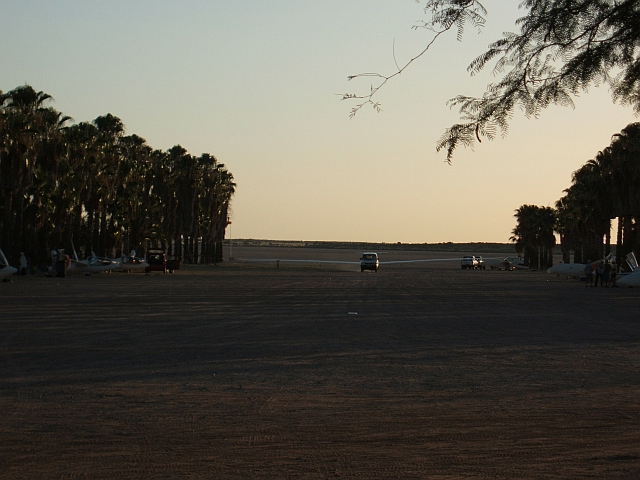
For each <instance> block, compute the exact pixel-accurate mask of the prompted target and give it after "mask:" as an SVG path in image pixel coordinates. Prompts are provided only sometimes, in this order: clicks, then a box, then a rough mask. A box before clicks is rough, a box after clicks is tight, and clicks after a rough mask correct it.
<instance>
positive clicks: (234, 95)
mask: <svg viewBox="0 0 640 480" xmlns="http://www.w3.org/2000/svg"><path fill="white" fill-rule="evenodd" d="M518 4H519V2H518V1H515V0H510V1H509V0H487V2H486V3H485V6H486V7H487V9H488V10H489V15H488V23H487V25H486V26H485V27H484V28H483V30H482V32H481V33H479V34H478V32H477V31H476V30H474V29H473V28H468V29H467V31H466V32H465V36H464V38H463V41H462V42H458V41H456V38H455V33H454V32H450V34H448V35H446V36H443V37H441V38H439V39H438V41H437V42H436V43H435V45H434V46H433V47H432V48H431V49H430V50H429V52H428V53H427V54H426V55H425V56H424V57H422V58H421V59H420V60H419V61H418V62H415V63H414V64H413V65H412V66H411V67H409V68H408V69H407V70H406V71H405V72H404V73H403V74H402V75H401V76H399V77H396V78H395V79H393V80H392V81H391V82H389V83H388V84H387V85H386V86H385V87H384V88H383V89H382V90H381V91H380V92H379V93H378V95H377V96H376V100H377V101H379V102H380V103H381V108H382V111H381V112H379V113H378V112H375V111H374V110H373V109H371V108H365V109H363V110H361V111H359V112H358V114H357V115H356V116H355V117H354V118H349V113H350V110H351V108H352V107H353V106H354V105H355V104H354V103H353V102H351V103H349V101H342V100H340V98H341V94H343V93H357V94H363V93H367V92H368V90H369V88H370V86H371V81H370V79H356V80H353V81H350V82H349V81H347V76H349V75H353V74H358V73H364V72H378V73H382V74H391V73H393V71H394V69H395V66H394V52H395V58H396V60H397V61H398V63H400V64H402V63H403V62H406V61H407V60H409V59H410V58H411V57H413V56H414V55H416V54H417V53H418V52H419V51H420V50H422V48H423V47H424V45H425V44H426V43H427V42H428V41H429V40H430V38H431V37H430V36H429V35H428V32H426V31H424V30H415V29H412V28H411V27H412V26H413V25H415V24H416V22H417V21H419V20H420V19H423V18H425V17H424V14H423V11H422V7H421V5H420V4H417V3H416V2H415V0H339V1H338V0H324V1H322V2H312V1H308V0H270V1H261V2H240V1H235V0H226V1H217V0H181V1H180V2H174V1H165V0H139V1H135V0H127V1H115V0H101V1H97V0H67V1H62V0H46V1H44V0H20V1H19V2H17V1H14V0H0V64H1V67H0V90H2V91H5V92H6V91H8V90H11V89H13V88H15V87H17V86H20V85H24V84H29V85H31V86H32V87H34V88H35V89H36V90H38V91H44V92H46V93H48V94H50V95H51V96H52V97H53V98H54V99H55V102H54V103H53V106H54V107H55V108H56V109H58V110H59V111H61V112H63V113H64V114H65V115H69V116H71V117H72V118H73V119H74V120H75V121H76V122H81V121H91V120H93V119H94V118H96V117H98V116H100V115H105V114H106V113H111V114H113V115H115V116H117V117H119V118H120V119H121V120H122V121H123V122H124V124H125V126H126V132H127V134H134V133H135V134H136V135H139V136H141V137H143V138H145V139H146V140H147V142H148V144H149V145H150V146H152V147H153V148H157V149H165V150H166V149H168V148H171V147H172V146H174V145H178V144H179V145H182V146H183V147H184V148H186V149H187V150H188V151H189V152H190V153H191V154H193V155H200V154H201V153H204V152H206V153H210V154H212V155H214V156H215V157H216V158H217V159H218V161H219V162H221V163H224V164H225V165H226V167H227V168H228V170H229V171H230V172H231V173H232V174H233V175H234V178H235V181H236V183H237V190H236V194H235V196H234V198H233V200H232V219H231V220H232V225H231V226H230V228H229V230H228V231H227V238H229V237H232V238H255V239H273V240H309V241H310V240H326V241H331V240H335V241H357V242H360V241H363V242H388V243H396V242H403V243H425V242H426V243H437V242H507V241H508V240H509V237H510V235H511V230H512V229H513V227H514V226H515V219H514V217H513V214H514V212H515V210H516V209H517V208H518V207H519V206H521V205H523V204H535V205H540V206H554V204H555V202H556V200H558V199H559V198H560V197H561V196H562V195H563V190H564V189H565V188H567V187H569V186H570V183H571V173H572V172H573V171H575V170H577V169H578V168H579V167H580V166H582V165H583V164H584V163H585V162H586V161H587V160H589V159H590V158H593V157H594V156H595V155H596V153H597V152H598V151H599V150H602V149H603V148H605V147H606V146H607V145H609V143H610V141H611V136H612V135H613V134H615V133H617V132H619V131H620V130H621V129H622V128H624V127H625V126H626V125H627V124H629V123H631V122H635V121H639V119H638V118H637V117H635V116H634V115H633V111H632V109H630V108H625V107H621V106H619V105H615V104H613V103H612V101H611V96H610V93H609V91H608V88H606V87H600V88H592V89H591V90H590V91H589V92H588V93H586V94H582V95H581V96H580V97H579V98H577V99H576V100H575V101H576V106H575V109H571V108H561V107H552V108H549V109H547V110H546V111H544V112H542V114H541V116H540V117H539V118H537V119H526V118H525V117H524V116H523V115H522V114H520V113H516V114H515V115H514V118H513V121H512V122H511V125H510V129H509V133H508V135H507V136H506V137H505V138H499V139H496V140H494V141H485V142H483V143H482V144H480V145H478V146H476V147H475V149H473V150H471V149H460V150H459V151H457V152H456V154H455V157H454V159H453V163H452V165H449V164H447V163H446V162H445V154H444V153H443V152H436V150H435V145H436V142H437V140H438V139H439V137H440V136H441V135H442V133H443V132H444V130H445V129H446V128H447V127H448V126H450V125H452V124H453V123H455V122H457V121H458V115H457V112H456V111H455V110H451V109H450V108H449V107H448V106H447V100H448V99H450V98H452V97H454V96H456V95H459V94H465V95H473V96H481V95H482V93H483V92H484V88H485V86H486V85H487V84H488V83H489V82H491V81H494V80H495V79H494V77H492V76H491V70H490V69H487V71H486V72H482V73H481V74H480V75H477V76H475V77H471V76H470V75H469V74H468V72H467V70H466V67H467V65H468V64H469V63H470V62H471V61H472V60H473V59H474V58H475V57H476V56H477V55H479V54H480V53H482V52H483V51H484V49H485V48H486V46H487V45H488V44H489V43H490V42H492V41H494V40H496V39H497V38H499V36H500V35H501V34H502V32H505V31H515V28H516V27H515V25H514V20H515V19H516V18H518V17H519V16H521V15H522V13H523V12H522V11H519V10H518V9H517V5H518Z"/></svg>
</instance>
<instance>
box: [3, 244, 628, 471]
mask: <svg viewBox="0 0 640 480" xmlns="http://www.w3.org/2000/svg"><path fill="white" fill-rule="evenodd" d="M358 254H359V252H356V251H344V250H342V251H336V250H307V249H304V250H301V249H277V248H257V249H255V248H254V249H249V248H246V249H240V248H238V249H236V248H234V251H233V255H234V257H235V258H238V259H239V258H324V259H333V258H339V259H344V260H357V259H358V256H359V255H358ZM448 256H450V255H447V254H444V253H433V254H428V253H422V254H421V253H419V252H411V253H405V252H390V253H388V254H381V259H382V260H385V259H386V260H392V259H408V258H420V257H421V258H429V257H448ZM115 477H118V478H180V477H194V478H216V479H245V478H246V479H269V478H283V479H288V478H310V479H326V478H332V479H333V478H363V479H386V478H417V479H458V478H480V477H482V478H498V479H544V478H602V479H617V478H633V479H637V478H640V289H622V288H619V289H613V288H588V289H587V288H585V287H584V284H583V283H582V284H581V283H580V282H578V281H575V280H567V279H566V278H558V277H555V276H552V275H548V274H545V273H542V272H527V271H516V272H500V271H489V270H486V271H466V270H465V271H462V270H461V269H460V266H459V263H457V262H455V261H454V262H442V263H425V264H417V265H402V264H401V265H389V266H386V267H383V268H381V270H380V271H379V272H378V273H377V274H376V273H371V272H366V273H360V272H359V269H358V267H357V265H355V266H350V265H335V266H333V265H326V264H323V265H322V266H316V265H313V264H306V265H299V266H297V265H291V264H287V265H282V264H281V266H280V269H279V270H276V268H275V264H274V263H273V262H269V263H264V264H260V265H257V266H256V265H250V264H226V265H225V266H222V267H217V268H213V267H201V268H195V267H192V268H189V269H183V270H181V271H179V272H177V273H175V274H173V275H171V274H166V275H163V274H152V275H142V274H116V273H113V274H102V275H94V276H91V277H84V276H79V277H74V278H66V279H52V278H37V277H27V278H25V277H21V278H15V279H14V281H13V282H12V283H0V478H11V479H18V478H55V479H64V478H115Z"/></svg>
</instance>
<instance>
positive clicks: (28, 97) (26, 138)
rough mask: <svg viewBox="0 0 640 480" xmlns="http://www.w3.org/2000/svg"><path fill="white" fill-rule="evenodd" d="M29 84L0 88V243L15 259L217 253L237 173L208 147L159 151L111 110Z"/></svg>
mask: <svg viewBox="0 0 640 480" xmlns="http://www.w3.org/2000/svg"><path fill="white" fill-rule="evenodd" d="M51 100H52V98H51V96H50V95H48V94H46V93H44V92H37V91H36V90H34V89H33V88H32V87H31V86H29V85H25V86H21V87H18V88H15V89H14V90H11V91H10V92H7V93H2V92H0V245H1V246H2V248H3V249H4V250H5V253H6V254H7V256H8V257H9V258H10V260H11V261H12V263H15V262H16V261H17V259H18V257H19V255H20V252H25V254H26V256H27V258H29V259H30V260H31V262H32V264H45V263H46V262H47V261H48V253H47V252H49V251H50V250H51V248H56V247H58V248H71V247H72V242H75V247H76V248H77V249H78V250H79V251H80V252H81V253H85V254H88V253H89V252H91V251H95V252H96V253H97V254H98V255H108V256H112V255H119V254H120V253H121V252H128V251H129V250H131V249H136V250H137V251H138V253H143V252H144V250H145V248H146V247H147V246H148V245H153V246H163V247H165V248H167V250H168V251H169V253H173V254H175V255H177V256H184V260H185V261H187V262H189V263H196V262H203V263H211V262H219V261H222V240H223V238H224V231H225V228H226V226H227V224H228V221H229V214H230V210H229V208H230V202H231V198H232V196H233V194H234V192H235V186H236V185H235V183H234V179H233V175H232V174H231V173H230V172H229V171H228V170H227V169H226V167H225V165H224V164H222V163H219V162H218V161H217V160H216V158H215V157H214V156H212V155H209V154H207V153H203V154H202V155H200V156H193V155H190V154H189V153H188V152H187V151H186V150H185V149H184V148H182V147H181V146H179V145H178V146H175V147H173V148H171V149H169V150H168V151H161V150H155V149H153V148H151V147H150V146H149V145H148V144H147V143H146V141H145V140H144V139H143V138H141V137H139V136H137V135H135V134H133V135H126V134H125V128H124V124H123V123H122V121H121V120H120V119H119V118H117V117H115V116H113V115H111V114H107V115H104V116H100V117H98V118H96V119H95V120H93V121H92V122H81V123H77V124H71V119H70V118H69V117H67V116H65V115H63V114H62V113H60V112H58V111H56V110H55V109H54V108H52V107H51V106H50V103H51Z"/></svg>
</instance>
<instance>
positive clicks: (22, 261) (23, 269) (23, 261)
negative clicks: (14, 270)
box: [20, 252, 29, 275]
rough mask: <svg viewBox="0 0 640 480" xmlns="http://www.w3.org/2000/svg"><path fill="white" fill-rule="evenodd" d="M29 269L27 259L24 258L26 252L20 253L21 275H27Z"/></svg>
mask: <svg viewBox="0 0 640 480" xmlns="http://www.w3.org/2000/svg"><path fill="white" fill-rule="evenodd" d="M28 268H29V266H28V264H27V257H25V256H24V252H20V275H26V274H27V269H28Z"/></svg>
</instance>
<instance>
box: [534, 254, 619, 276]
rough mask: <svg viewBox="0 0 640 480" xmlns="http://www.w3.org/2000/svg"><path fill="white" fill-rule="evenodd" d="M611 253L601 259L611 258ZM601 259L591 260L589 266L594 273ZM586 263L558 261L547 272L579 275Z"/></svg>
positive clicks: (581, 273)
mask: <svg viewBox="0 0 640 480" xmlns="http://www.w3.org/2000/svg"><path fill="white" fill-rule="evenodd" d="M612 255H613V254H611V253H610V254H609V255H607V256H606V257H605V258H603V259H602V260H611V257H612ZM602 260H597V261H595V262H591V267H592V268H593V272H594V273H595V271H596V268H597V267H598V264H599V263H600V262H601V261H602ZM586 266H587V264H586V263H559V264H558V265H554V266H553V267H550V268H548V269H547V273H555V274H557V275H566V276H567V277H581V276H583V275H584V274H585V273H584V267H586Z"/></svg>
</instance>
